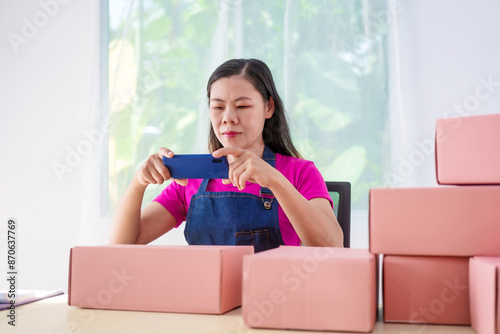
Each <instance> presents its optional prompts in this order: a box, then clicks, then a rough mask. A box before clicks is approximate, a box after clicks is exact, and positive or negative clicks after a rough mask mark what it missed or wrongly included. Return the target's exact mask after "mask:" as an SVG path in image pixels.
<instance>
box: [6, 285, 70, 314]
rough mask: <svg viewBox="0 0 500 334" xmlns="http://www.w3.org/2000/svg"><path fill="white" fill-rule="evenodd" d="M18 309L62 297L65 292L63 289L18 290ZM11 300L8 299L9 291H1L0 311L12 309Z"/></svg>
mask: <svg viewBox="0 0 500 334" xmlns="http://www.w3.org/2000/svg"><path fill="white" fill-rule="evenodd" d="M15 293H16V303H15V305H16V307H17V306H20V305H24V304H28V303H32V302H36V301H38V300H42V299H45V298H50V297H54V296H57V295H62V294H63V293H64V292H63V290H62V289H57V290H17V291H16V292H15ZM10 305H11V304H10V298H8V291H6V290H1V291H0V310H5V309H8V308H9V307H10Z"/></svg>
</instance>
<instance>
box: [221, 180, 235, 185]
mask: <svg viewBox="0 0 500 334" xmlns="http://www.w3.org/2000/svg"><path fill="white" fill-rule="evenodd" d="M231 183H233V182H231V180H230V179H222V184H231Z"/></svg>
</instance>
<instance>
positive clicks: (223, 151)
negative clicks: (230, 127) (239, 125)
mask: <svg viewBox="0 0 500 334" xmlns="http://www.w3.org/2000/svg"><path fill="white" fill-rule="evenodd" d="M244 152H245V150H244V149H242V148H239V147H234V146H231V147H223V148H219V149H218V150H217V151H215V152H213V153H212V156H213V157H214V158H220V157H222V156H227V155H232V156H233V157H235V158H237V157H239V156H240V155H242V154H243V153H244Z"/></svg>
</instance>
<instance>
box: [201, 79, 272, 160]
mask: <svg viewBox="0 0 500 334" xmlns="http://www.w3.org/2000/svg"><path fill="white" fill-rule="evenodd" d="M273 112H274V102H273V100H272V98H270V101H264V99H263V98H262V95H260V93H259V92H258V91H257V90H256V89H255V87H254V86H253V85H252V83H251V82H250V81H248V80H247V79H245V78H244V77H243V76H241V75H238V76H232V77H228V78H221V79H219V80H217V81H215V82H214V83H213V84H212V87H211V89H210V120H211V122H212V128H213V130H214V132H215V135H216V136H217V138H218V139H219V141H220V142H221V144H222V145H223V146H224V147H229V146H236V147H239V148H243V149H247V150H251V151H253V152H254V153H255V154H257V155H258V156H262V152H263V151H264V140H263V139H262V130H263V129H264V122H265V120H266V119H267V118H271V116H272V115H273Z"/></svg>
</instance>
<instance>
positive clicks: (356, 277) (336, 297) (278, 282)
mask: <svg viewBox="0 0 500 334" xmlns="http://www.w3.org/2000/svg"><path fill="white" fill-rule="evenodd" d="M376 271H377V270H376V258H375V255H373V254H370V253H368V250H363V249H349V248H333V247H293V246H288V247H287V246H281V247H279V248H275V249H272V250H269V251H266V252H261V253H257V254H255V255H250V256H245V259H244V263H243V300H242V315H243V320H244V323H245V325H246V326H249V327H254V328H281V329H288V328H293V329H304V330H331V331H357V332H370V331H371V330H372V329H373V326H374V324H375V320H376V311H377V304H376V301H377V299H376V293H377V291H376V290H377V278H376Z"/></svg>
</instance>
